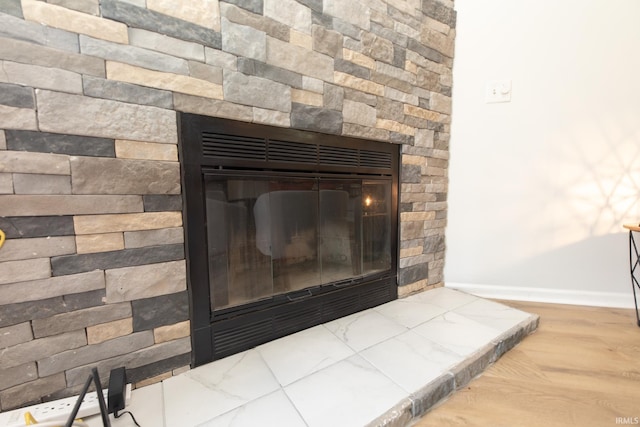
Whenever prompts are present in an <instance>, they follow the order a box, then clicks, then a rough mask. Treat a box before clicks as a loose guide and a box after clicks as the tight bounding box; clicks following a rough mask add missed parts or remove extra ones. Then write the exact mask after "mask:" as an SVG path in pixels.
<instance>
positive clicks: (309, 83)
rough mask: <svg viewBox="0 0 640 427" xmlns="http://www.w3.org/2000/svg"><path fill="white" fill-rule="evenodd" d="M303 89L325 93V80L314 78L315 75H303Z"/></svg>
mask: <svg viewBox="0 0 640 427" xmlns="http://www.w3.org/2000/svg"><path fill="white" fill-rule="evenodd" d="M302 89H304V90H308V91H309V92H315V93H319V94H323V93H324V82H323V81H322V80H319V79H314V78H313V77H307V76H303V77H302Z"/></svg>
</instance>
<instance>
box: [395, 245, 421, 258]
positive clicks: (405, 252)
mask: <svg viewBox="0 0 640 427" xmlns="http://www.w3.org/2000/svg"><path fill="white" fill-rule="evenodd" d="M422 250H423V247H422V246H416V247H413V248H406V249H400V259H403V258H409V257H413V256H418V255H420V254H422Z"/></svg>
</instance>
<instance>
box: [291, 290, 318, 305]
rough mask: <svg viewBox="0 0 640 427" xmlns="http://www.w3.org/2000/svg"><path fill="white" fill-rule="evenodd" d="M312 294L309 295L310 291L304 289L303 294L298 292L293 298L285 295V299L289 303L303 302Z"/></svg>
mask: <svg viewBox="0 0 640 427" xmlns="http://www.w3.org/2000/svg"><path fill="white" fill-rule="evenodd" d="M312 295H313V294H312V293H311V291H310V290H309V289H306V290H305V291H303V292H299V293H297V294H296V295H295V296H291V295H287V299H288V300H289V301H291V302H293V301H300V300H303V299H305V298H309V297H310V296H312Z"/></svg>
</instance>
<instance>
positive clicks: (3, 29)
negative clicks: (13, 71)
mask: <svg viewBox="0 0 640 427" xmlns="http://www.w3.org/2000/svg"><path fill="white" fill-rule="evenodd" d="M0 36H2V37H9V38H12V39H18V40H22V41H25V42H32V43H36V44H39V45H42V46H48V47H52V48H55V49H60V50H63V51H68V52H79V48H78V35H77V34H73V33H69V32H67V31H63V30H59V29H57V28H52V27H50V26H46V25H40V24H39V23H37V22H29V21H25V20H24V19H21V18H16V17H14V16H10V15H6V14H0ZM3 58H4V57H3Z"/></svg>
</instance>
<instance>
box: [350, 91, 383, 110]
mask: <svg viewBox="0 0 640 427" xmlns="http://www.w3.org/2000/svg"><path fill="white" fill-rule="evenodd" d="M344 99H350V100H351V101H356V102H362V103H363V104H367V105H371V106H372V107H375V106H376V105H378V97H377V96H375V95H372V94H370V93H365V92H361V91H359V90H354V89H348V88H345V89H344Z"/></svg>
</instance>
